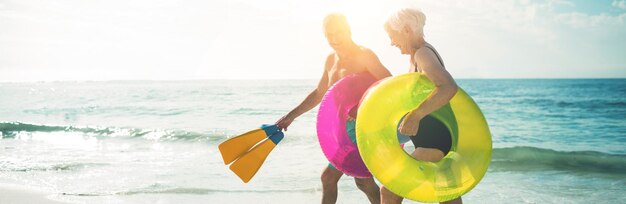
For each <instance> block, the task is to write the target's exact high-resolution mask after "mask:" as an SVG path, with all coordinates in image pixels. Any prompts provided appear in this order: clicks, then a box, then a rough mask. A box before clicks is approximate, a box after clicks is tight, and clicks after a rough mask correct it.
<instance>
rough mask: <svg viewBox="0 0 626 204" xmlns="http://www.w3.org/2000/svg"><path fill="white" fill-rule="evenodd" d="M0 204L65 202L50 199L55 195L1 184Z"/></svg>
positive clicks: (54, 203) (51, 203)
mask: <svg viewBox="0 0 626 204" xmlns="http://www.w3.org/2000/svg"><path fill="white" fill-rule="evenodd" d="M0 194H1V195H2V196H0V203H3V204H22V203H32V204H60V203H65V202H59V201H55V200H52V199H49V198H48V197H50V196H53V195H54V194H53V193H50V192H44V191H39V190H35V189H29V188H28V187H23V186H14V185H5V184H0Z"/></svg>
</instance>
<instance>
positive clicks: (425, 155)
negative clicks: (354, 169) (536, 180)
mask: <svg viewBox="0 0 626 204" xmlns="http://www.w3.org/2000/svg"><path fill="white" fill-rule="evenodd" d="M411 156H412V157H413V158H415V159H416V160H420V161H429V162H437V161H439V160H441V159H443V157H444V156H445V155H444V154H443V152H442V151H441V150H439V149H435V148H424V147H418V148H415V151H413V153H411ZM380 198H381V200H382V203H401V202H402V199H403V198H402V197H400V196H397V195H396V194H394V193H393V192H391V191H389V190H388V189H386V188H385V187H382V188H381V189H380ZM442 203H445V204H457V203H463V201H462V200H461V197H458V198H455V199H453V200H450V201H446V202H442Z"/></svg>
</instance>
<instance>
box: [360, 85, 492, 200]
mask: <svg viewBox="0 0 626 204" xmlns="http://www.w3.org/2000/svg"><path fill="white" fill-rule="evenodd" d="M433 90H434V85H433V83H432V82H431V81H430V80H429V79H428V78H427V77H426V76H425V75H423V74H420V73H411V74H404V75H400V76H396V77H393V78H388V79H385V80H384V81H382V82H380V83H379V84H378V85H377V86H375V87H372V88H370V90H368V93H367V95H365V96H364V97H363V99H362V103H361V106H360V107H359V111H358V115H357V119H356V134H357V140H356V141H357V145H358V147H359V153H360V154H361V157H362V158H363V161H364V162H365V165H366V166H367V168H368V169H369V170H370V172H371V173H372V174H373V175H374V177H376V179H378V180H379V181H380V182H381V183H382V184H383V185H385V187H386V188H387V189H389V190H390V191H392V192H394V193H395V194H397V195H400V196H402V197H405V198H408V199H411V200H415V201H420V202H443V201H448V200H452V199H454V198H457V197H459V196H461V195H463V194H465V193H467V192H469V191H470V190H471V189H472V188H474V186H476V185H477V184H478V182H479V181H480V180H481V179H482V178H483V176H484V175H485V173H486V172H487V168H488V166H489V162H490V161H491V133H490V132H489V127H488V126H487V121H486V120H485V117H484V116H483V114H482V112H481V111H480V109H479V108H478V106H477V105H476V103H475V102H474V101H473V100H472V98H470V96H469V95H467V93H465V91H463V90H462V89H460V88H459V90H458V92H457V93H456V95H455V96H454V97H453V98H452V99H451V100H450V102H449V104H448V105H446V106H444V107H442V108H440V109H439V110H437V111H435V112H433V113H431V114H430V115H431V116H433V117H435V118H437V119H438V120H440V121H442V122H443V123H444V124H445V125H446V126H447V127H448V129H449V130H450V133H451V135H452V146H451V148H450V152H449V153H448V154H447V155H446V156H445V157H444V158H443V159H442V160H440V161H439V162H436V163H433V162H426V161H418V160H415V159H414V158H413V157H411V155H409V154H407V153H406V152H405V151H404V150H403V149H402V148H401V147H400V144H399V143H398V139H397V137H396V134H397V127H398V123H399V122H400V119H401V118H402V116H404V115H405V114H406V113H408V112H409V111H411V110H413V109H414V108H415V107H418V105H420V104H421V103H422V102H423V101H424V100H425V99H426V98H427V97H428V96H429V95H430V94H431V93H432V92H433ZM420 128H424V127H420Z"/></svg>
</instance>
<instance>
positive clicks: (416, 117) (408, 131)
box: [398, 111, 422, 137]
mask: <svg viewBox="0 0 626 204" xmlns="http://www.w3.org/2000/svg"><path fill="white" fill-rule="evenodd" d="M420 120H422V116H421V115H420V114H418V113H417V112H416V111H411V112H409V113H408V114H406V116H405V117H404V120H403V121H402V123H401V124H400V127H398V131H399V132H400V134H402V135H406V136H411V137H412V136H415V135H417V130H418V129H419V126H420Z"/></svg>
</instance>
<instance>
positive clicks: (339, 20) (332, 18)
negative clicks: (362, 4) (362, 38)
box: [324, 13, 350, 31]
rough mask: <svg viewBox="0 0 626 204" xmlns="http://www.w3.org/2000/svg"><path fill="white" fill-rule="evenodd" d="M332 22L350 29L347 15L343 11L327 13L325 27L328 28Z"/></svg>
mask: <svg viewBox="0 0 626 204" xmlns="http://www.w3.org/2000/svg"><path fill="white" fill-rule="evenodd" d="M330 24H335V25H339V26H341V27H342V28H345V29H347V30H348V31H350V25H349V24H348V20H347V19H346V16H344V15H343V14H341V13H329V14H328V15H326V17H324V29H326V28H327V27H328V26H329V25H330Z"/></svg>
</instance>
